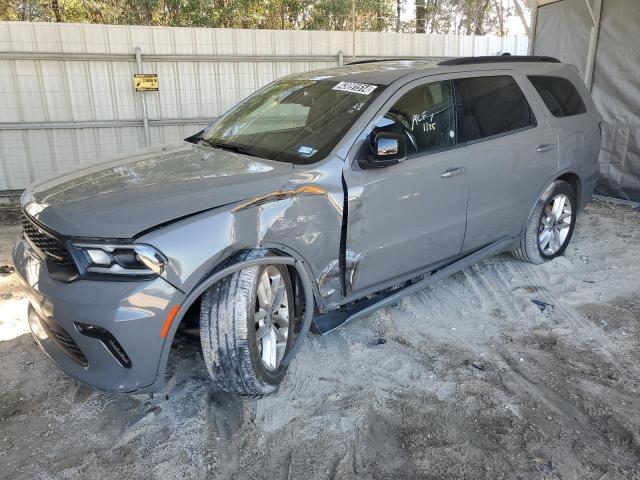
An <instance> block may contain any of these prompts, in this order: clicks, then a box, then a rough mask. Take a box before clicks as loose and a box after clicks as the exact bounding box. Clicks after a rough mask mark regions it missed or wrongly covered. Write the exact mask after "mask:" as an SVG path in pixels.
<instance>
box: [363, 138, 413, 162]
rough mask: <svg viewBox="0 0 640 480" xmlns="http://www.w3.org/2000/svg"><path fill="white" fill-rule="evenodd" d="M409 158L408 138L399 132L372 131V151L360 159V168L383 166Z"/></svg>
mask: <svg viewBox="0 0 640 480" xmlns="http://www.w3.org/2000/svg"><path fill="white" fill-rule="evenodd" d="M405 158H407V139H406V137H405V136H404V135H401V134H397V133H388V132H379V133H372V140H371V153H370V154H368V155H365V156H364V157H363V158H362V159H359V160H358V165H360V168H382V167H388V166H391V165H395V164H396V163H399V162H401V161H402V160H404V159H405Z"/></svg>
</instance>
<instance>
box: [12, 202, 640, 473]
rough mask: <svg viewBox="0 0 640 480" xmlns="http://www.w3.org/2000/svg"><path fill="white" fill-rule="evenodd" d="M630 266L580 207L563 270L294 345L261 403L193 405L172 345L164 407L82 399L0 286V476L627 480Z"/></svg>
mask: <svg viewBox="0 0 640 480" xmlns="http://www.w3.org/2000/svg"><path fill="white" fill-rule="evenodd" d="M18 234H19V228H18V227H17V226H15V225H14V224H7V223H6V222H5V223H4V224H2V225H0V265H2V264H5V263H7V261H8V256H9V250H10V244H11V243H12V242H13V241H14V240H15V239H16V238H17V236H18ZM639 247H640V211H638V210H634V209H632V208H629V207H623V206H615V205H611V204H605V203H593V204H591V205H590V206H589V207H588V209H587V210H586V212H585V213H584V214H583V215H582V216H581V217H580V218H579V220H578V225H577V229H576V232H575V235H574V239H573V241H572V244H571V245H570V247H569V249H568V251H567V253H566V256H565V257H564V258H559V259H556V260H555V261H553V262H551V263H548V264H545V265H542V266H531V265H527V264H524V263H520V262H518V261H516V260H514V259H513V258H511V257H510V256H508V255H503V256H499V257H496V258H492V259H490V260H488V261H485V262H483V263H481V264H479V265H476V266H474V267H472V268H469V269H467V270H466V271H464V272H462V273H460V274H457V275H455V276H453V277H451V278H449V279H447V280H445V281H442V282H440V283H438V284H436V285H434V286H432V287H430V288H428V289H427V290H425V291H423V292H420V293H419V294H416V295H413V296H411V297H408V298H406V299H404V300H403V301H402V302H401V303H400V304H399V305H397V306H395V307H391V308H386V309H384V310H381V311H379V312H377V313H375V314H373V315H371V316H369V317H368V318H365V319H363V320H361V321H358V322H357V323H354V324H351V325H348V326H346V327H344V328H342V329H341V330H339V331H338V332H334V333H332V334H330V335H327V336H325V337H317V336H314V337H310V339H309V341H308V342H307V343H306V344H305V346H304V347H303V349H302V351H301V353H300V354H299V356H298V357H297V358H296V359H295V360H294V361H293V363H292V365H291V368H290V371H289V373H288V374H287V377H286V379H285V382H284V384H283V385H282V386H281V388H280V389H279V391H278V392H277V393H276V394H273V395H271V396H268V397H264V398H260V399H246V398H238V397H233V396H228V395H220V394H217V393H215V392H212V391H210V388H209V384H208V382H207V373H206V371H205V369H204V366H203V363H202V360H201V357H200V354H199V352H198V349H197V347H195V346H189V345H180V346H178V347H177V348H176V349H175V351H174V352H173V354H172V358H171V364H170V372H169V375H168V385H167V388H166V393H167V397H164V396H159V395H156V397H155V399H154V400H151V399H149V398H148V397H147V396H128V397H127V396H111V395H107V394H102V393H97V392H93V391H92V390H91V389H89V388H87V387H84V386H81V385H79V384H77V383H76V382H74V381H73V380H71V379H69V378H67V377H66V376H65V375H64V374H63V373H61V372H60V371H59V370H58V369H57V368H56V367H55V366H54V365H53V364H52V363H51V362H50V361H49V360H48V359H47V358H46V357H45V355H44V354H43V353H41V352H40V351H39V350H38V348H37V347H36V345H35V343H34V342H33V340H32V339H31V337H30V336H29V335H28V334H26V327H25V318H24V317H25V308H26V304H25V301H24V299H21V298H20V293H18V292H16V291H15V285H14V282H15V279H14V276H13V275H4V276H2V275H0V367H1V369H0V477H2V478H11V479H45V478H65V479H66V478H68V479H76V478H92V479H101V478H130V477H135V478H141V479H146V478H162V479H164V478H167V479H173V478H182V477H184V478H203V477H207V476H208V477H219V478H269V479H272V478H287V479H300V478H304V479H311V478H355V477H359V478H385V479H393V478H398V479H401V478H402V479H408V478H411V479H417V478H425V479H427V478H428V479H476V478H477V479H518V478H522V479H539V478H544V479H556V478H562V479H580V480H583V479H599V480H605V479H606V480H611V479H640V341H639V340H638V339H639V335H640V294H639V291H640V248H639ZM533 300H536V301H539V305H536V303H533V302H532V301H533Z"/></svg>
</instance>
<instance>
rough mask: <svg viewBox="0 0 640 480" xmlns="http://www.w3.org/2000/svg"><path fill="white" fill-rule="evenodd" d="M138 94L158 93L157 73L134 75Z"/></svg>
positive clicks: (134, 84)
mask: <svg viewBox="0 0 640 480" xmlns="http://www.w3.org/2000/svg"><path fill="white" fill-rule="evenodd" d="M133 86H134V87H135V89H136V92H157V91H158V75H157V74H155V73H136V74H134V75H133Z"/></svg>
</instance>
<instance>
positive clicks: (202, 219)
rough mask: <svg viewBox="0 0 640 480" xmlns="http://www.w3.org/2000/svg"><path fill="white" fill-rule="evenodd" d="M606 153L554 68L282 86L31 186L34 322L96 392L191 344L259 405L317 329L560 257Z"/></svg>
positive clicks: (590, 114) (158, 365)
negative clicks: (477, 271)
mask: <svg viewBox="0 0 640 480" xmlns="http://www.w3.org/2000/svg"><path fill="white" fill-rule="evenodd" d="M600 141H601V135H600V118H599V116H598V113H597V112H596V109H595V107H594V104H593V102H592V100H591V98H590V96H589V93H588V91H587V89H586V88H585V86H584V85H583V83H582V82H581V81H580V79H579V77H578V74H577V71H576V69H575V68H574V67H571V66H567V65H563V64H562V63H560V62H559V61H558V60H555V59H553V58H549V57H515V56H514V57H478V58H457V59H450V60H445V61H441V62H433V61H401V60H400V61H369V62H361V63H356V64H351V65H348V66H345V67H338V68H332V69H327V70H320V71H315V72H311V73H305V74H297V75H292V76H288V77H285V78H283V79H280V80H278V81H276V82H273V83H271V84H269V85H267V86H266V87H264V88H262V89H261V90H259V91H258V92H256V93H255V94H253V95H251V96H250V97H249V98H247V99H246V100H244V101H242V102H241V103H240V104H238V105H237V106H235V107H233V108H232V109H231V110H229V111H228V112H226V113H225V114H224V115H222V116H221V117H219V118H218V119H217V120H216V121H215V122H214V123H213V124H211V125H210V126H209V127H208V128H206V129H205V130H203V131H201V132H199V133H197V134H196V135H194V136H192V137H190V138H188V139H186V141H185V142H180V143H177V144H172V145H166V146H161V147H154V148H148V149H146V150H142V151H139V152H136V153H133V154H129V155H124V156H121V157H118V158H115V159H112V160H110V161H109V162H106V163H100V164H97V165H95V166H92V167H89V168H86V169H83V170H79V171H75V172H72V173H69V174H66V175H62V176H58V177H55V178H49V179H47V180H44V181H41V182H38V183H36V184H35V185H33V186H32V187H31V188H30V189H28V190H27V191H26V192H25V193H24V195H23V197H22V222H23V228H24V234H23V237H22V239H21V241H20V242H19V243H18V244H17V245H16V247H15V250H14V252H13V259H14V262H15V266H16V270H17V272H18V274H19V276H20V278H21V280H22V282H23V284H24V286H25V288H26V292H27V295H28V297H29V311H28V320H29V325H30V327H31V330H32V332H33V335H34V337H35V339H36V341H37V342H38V344H39V345H40V346H41V347H42V349H43V350H44V351H45V352H46V354H47V355H48V356H49V357H50V358H51V359H52V360H53V361H54V362H55V363H56V364H57V365H58V366H59V367H60V368H62V369H63V370H64V371H65V372H67V373H68V374H69V375H71V376H73V377H74V378H76V379H78V380H79V381H81V382H84V383H87V384H90V385H93V386H95V387H97V388H99V389H101V390H105V391H112V392H130V393H133V392H136V393H142V392H154V391H158V390H161V389H162V388H163V383H164V374H165V368H166V365H167V360H168V357H169V354H170V351H171V345H172V343H173V341H174V338H176V336H187V335H191V336H198V337H199V338H200V343H201V345H202V353H203V357H204V362H205V364H206V367H207V369H208V371H209V373H210V375H211V378H212V381H213V383H214V386H215V387H216V388H217V389H220V390H225V391H230V392H236V393H241V394H258V395H259V394H265V393H269V392H271V391H273V390H274V389H276V388H277V386H278V384H279V382H280V381H281V380H282V378H283V376H284V374H285V371H286V368H287V365H288V364H289V362H290V361H291V359H292V358H293V356H294V355H295V353H296V351H297V350H298V349H299V348H300V345H301V343H302V342H303V340H304V339H305V337H306V336H307V334H308V333H309V331H310V330H314V331H316V332H320V333H325V332H328V331H331V330H332V329H334V328H336V327H337V326H339V325H341V324H343V323H344V322H347V321H349V320H353V319H355V318H358V317H361V316H363V315H366V314H368V313H370V312H372V311H373V310H375V309H377V308H380V307H382V306H385V305H389V304H392V303H395V302H397V301H398V300H399V299H400V298H401V297H403V296H405V295H408V294H410V293H412V292H415V291H417V290H419V289H422V288H424V287H425V286H426V285H428V284H430V283H433V282H436V281H438V280H439V279H442V278H443V277H445V276H447V275H450V274H452V273H454V272H456V271H459V270H461V269H463V268H465V267H467V266H469V265H471V264H473V263H475V262H478V261H479V260H481V259H483V258H486V257H488V256H491V255H495V254H498V253H501V252H507V251H512V252H513V253H514V255H515V256H516V257H517V258H519V259H521V260H524V261H528V262H532V263H541V262H545V261H548V260H551V259H553V258H554V257H557V256H558V255H562V254H563V252H564V250H565V249H566V248H567V244H568V243H569V241H570V239H571V235H572V232H573V228H574V225H575V221H576V214H577V213H578V211H579V210H580V209H581V208H583V207H584V206H585V204H587V202H589V200H590V197H591V193H592V190H593V187H594V183H595V182H596V178H597V175H598V167H597V163H596V159H597V156H598V150H599V147H600Z"/></svg>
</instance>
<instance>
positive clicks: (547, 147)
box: [536, 143, 553, 153]
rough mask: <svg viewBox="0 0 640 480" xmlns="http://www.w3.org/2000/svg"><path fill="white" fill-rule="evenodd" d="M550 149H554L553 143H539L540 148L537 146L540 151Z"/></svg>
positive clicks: (537, 150)
mask: <svg viewBox="0 0 640 480" xmlns="http://www.w3.org/2000/svg"><path fill="white" fill-rule="evenodd" d="M549 150H553V145H549V144H548V143H543V144H542V145H538V148H536V152H538V153H544V152H548V151H549Z"/></svg>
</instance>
